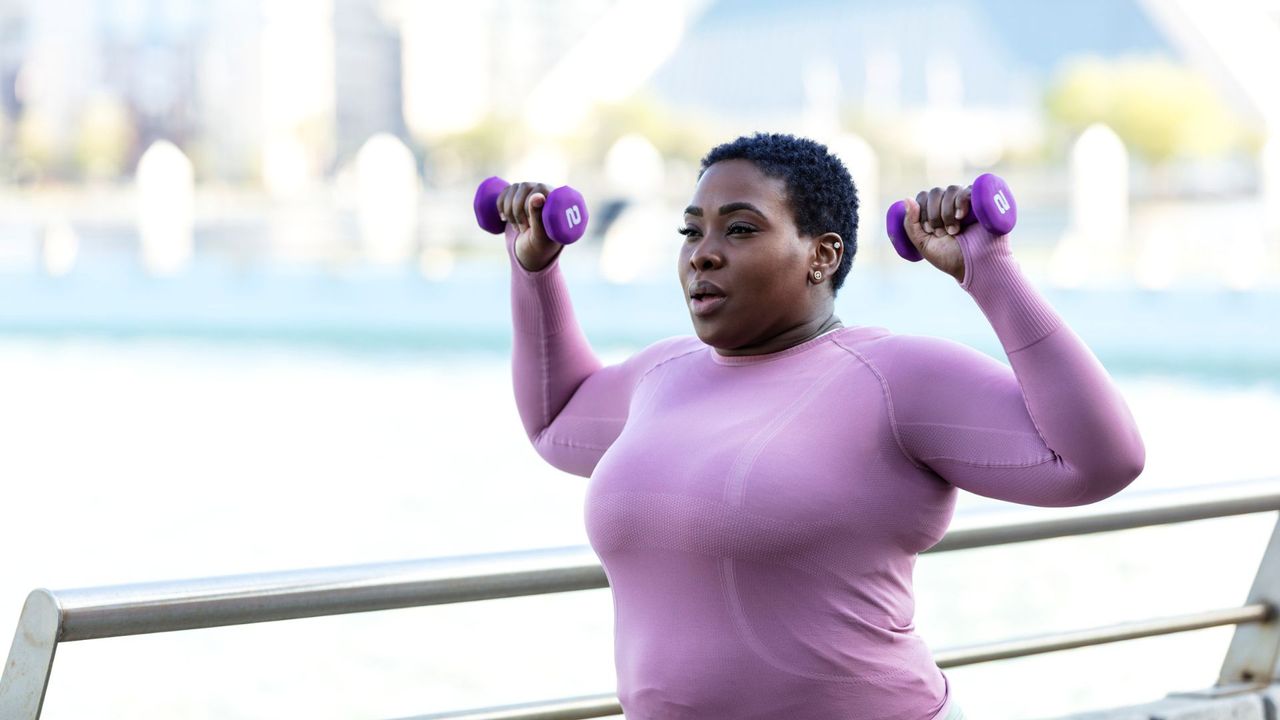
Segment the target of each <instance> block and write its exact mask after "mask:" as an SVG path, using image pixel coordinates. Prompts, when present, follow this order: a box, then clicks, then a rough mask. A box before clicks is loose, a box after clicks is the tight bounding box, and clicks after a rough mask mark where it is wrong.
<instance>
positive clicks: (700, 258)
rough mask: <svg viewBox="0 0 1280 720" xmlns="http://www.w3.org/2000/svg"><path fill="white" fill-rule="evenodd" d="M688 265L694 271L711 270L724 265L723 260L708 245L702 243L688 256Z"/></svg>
mask: <svg viewBox="0 0 1280 720" xmlns="http://www.w3.org/2000/svg"><path fill="white" fill-rule="evenodd" d="M689 264H690V265H692V266H693V269H694V270H713V269H715V268H717V267H719V266H720V265H722V264H724V258H722V257H721V256H720V253H719V252H718V251H717V250H716V249H715V248H714V247H712V246H711V244H710V243H707V242H702V243H700V244H699V245H698V246H697V247H696V248H694V250H693V254H692V255H690V256H689Z"/></svg>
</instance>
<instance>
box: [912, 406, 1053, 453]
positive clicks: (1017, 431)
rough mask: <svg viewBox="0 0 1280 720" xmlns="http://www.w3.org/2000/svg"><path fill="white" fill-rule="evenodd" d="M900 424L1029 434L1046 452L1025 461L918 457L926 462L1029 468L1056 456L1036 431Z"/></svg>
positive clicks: (1008, 433) (916, 425) (914, 425)
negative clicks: (937, 461)
mask: <svg viewBox="0 0 1280 720" xmlns="http://www.w3.org/2000/svg"><path fill="white" fill-rule="evenodd" d="M1024 404H1025V403H1024ZM902 426H903V427H904V428H905V427H930V428H933V427H941V428H955V429H959V430H978V431H980V432H984V433H995V434H999V435H1016V436H1022V437H1026V436H1028V435H1031V436H1034V437H1035V439H1036V440H1037V441H1038V442H1039V443H1040V444H1041V445H1044V448H1045V451H1046V452H1048V457H1042V458H1040V459H1038V460H1028V461H1025V462H998V461H984V460H970V459H966V458H958V457H951V456H949V455H929V456H926V457H921V458H920V460H921V462H926V463H927V462H932V461H934V460H948V461H951V462H958V463H963V464H965V465H968V466H970V467H981V468H1029V467H1035V466H1037V465H1043V464H1045V463H1047V462H1053V461H1054V460H1056V459H1057V456H1055V455H1054V453H1053V451H1052V450H1050V449H1049V446H1048V444H1046V443H1045V441H1044V438H1043V437H1042V436H1041V435H1040V434H1039V433H1038V431H1037V432H1036V433H1028V432H1025V431H1022V430H1003V429H1000V428H984V427H974V426H972V425H955V424H952V423H902Z"/></svg>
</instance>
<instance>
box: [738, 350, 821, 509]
mask: <svg viewBox="0 0 1280 720" xmlns="http://www.w3.org/2000/svg"><path fill="white" fill-rule="evenodd" d="M842 370H843V368H841V367H840V366H839V365H838V364H835V365H833V366H832V367H831V368H829V369H828V370H827V371H826V372H825V373H823V374H822V375H821V376H819V377H818V378H817V379H816V380H814V381H813V382H812V383H810V384H809V387H807V388H805V390H804V392H803V393H801V394H800V397H798V398H796V399H795V400H793V401H792V402H791V404H790V405H788V406H787V407H786V409H784V410H783V411H782V412H780V413H778V414H776V415H775V416H774V418H773V419H772V420H770V421H769V424H767V425H765V426H764V427H763V428H761V429H760V430H759V431H757V432H756V433H755V434H754V435H752V436H751V439H750V440H748V441H747V442H746V444H744V445H743V448H742V450H740V451H739V452H738V454H737V455H736V456H735V457H734V459H733V465H731V466H730V468H729V473H728V478H727V480H726V481H725V485H724V499H725V502H727V503H729V504H730V505H733V506H735V507H737V506H741V505H743V504H744V500H745V497H746V494H747V476H748V475H750V474H751V471H752V470H753V469H754V468H755V465H756V461H757V460H759V459H760V455H761V453H763V452H764V449H765V447H766V446H768V445H769V443H771V442H773V439H774V438H775V437H777V436H778V433H780V432H782V431H783V429H785V428H786V427H787V426H789V425H791V423H792V422H794V421H795V419H796V417H797V416H798V415H799V414H800V412H801V411H802V410H804V408H805V406H806V405H808V404H809V403H810V401H812V400H813V398H814V396H815V395H817V394H818V393H820V392H821V391H822V390H823V389H825V388H826V387H827V386H828V385H830V384H831V383H832V382H833V381H834V380H835V378H836V377H837V376H838V375H839V374H840V372H841V371H842Z"/></svg>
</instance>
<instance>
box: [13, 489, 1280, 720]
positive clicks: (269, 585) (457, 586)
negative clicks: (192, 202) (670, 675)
mask: <svg viewBox="0 0 1280 720" xmlns="http://www.w3.org/2000/svg"><path fill="white" fill-rule="evenodd" d="M1272 510H1280V479H1277V480H1268V481H1262V482H1251V483H1236V484H1230V485H1215V486H1204V487H1197V488H1191V489H1183V490H1178V491H1172V492H1160V493H1147V494H1143V495H1137V496H1134V497H1131V498H1125V499H1120V498H1117V499H1116V501H1111V502H1108V503H1104V504H1101V505H1095V506H1093V507H1091V508H1078V509H1072V510H1069V511H1058V512H1054V513H1046V512H1045V511H1019V512H999V513H993V514H987V515H976V516H959V517H957V518H956V522H955V523H954V524H953V526H952V529H951V531H950V532H948V533H947V535H946V537H944V538H943V539H942V541H941V542H939V543H938V544H937V545H936V546H934V547H933V548H931V549H930V550H929V551H928V552H930V553H936V552H948V551H954V550H963V549H971V548H981V547H990V546H993V545H1002V544H1008V543H1020V542H1027V541H1031V540H1044V539H1049V538H1059V537H1068V536H1075V535H1085V534H1091V533H1099V532H1109V531H1114V530H1125V529H1130V528H1139V527H1148V526H1153V525H1164V524H1170V523H1180V522H1187V521H1191V520H1201V519H1207V518H1218V517H1227V516H1232V515H1244V514H1251V513H1259V512H1266V511H1272ZM607 585H608V581H607V578H606V577H605V574H604V571H603V569H602V568H601V567H600V565H599V563H598V561H597V559H596V557H595V555H594V553H593V552H592V551H591V549H590V548H587V547H569V548H551V549H545V550H528V551H521V552H507V553H500V554H492V555H478V556H469V557H456V558H434V559H427V560H414V561H407V562H397V563H383V564H374V565H357V566H349V567H337V568H322V569H315V570H293V571H288V572H279V573H264V574H255V575H239V576H230V577H220V578H206V579H198V580H183V581H172V582H158V583H147V584H139V585H122V586H115V587H102V588H87V589H78V590H58V591H50V590H44V589H39V590H35V591H33V592H32V593H31V594H30V595H29V596H28V598H27V601H26V604H25V605H24V607H23V610H22V615H21V617H20V619H19V621H18V628H17V631H16V632H15V633H14V639H13V645H12V647H11V649H10V651H9V659H8V662H7V663H6V665H5V668H4V675H3V677H0V718H3V720H10V719H12V720H34V719H35V718H38V717H39V716H40V711H41V706H42V705H43V702H44V696H45V690H46V688H47V686H48V681H49V674H50V672H51V670H52V667H53V659H54V654H55V651H56V650H57V646H58V645H59V644H60V643H64V642H73V641H79V640H92V639H96V638H108V637H120V636H125V635H141V634H147V633H156V632H172V631H175V630H191V629H198V628H212V627H222V626H226V625H240V624H246V623H258V622H272V621H277V620H290V619H296V618H307V617H318V616H327V615H343V614H348V613H357V612H369V611H373V610H392V609H397V608H408V607H421V606H426V605H440V604H448V603H460V602H470V601H474V600H489V599H495V598H506V597H519V596H527V595H540V594H546V593H560V592H569V591H574V590H588V589H594V588H603V587H607ZM1277 607H1280V524H1277V527H1276V529H1275V530H1273V532H1272V535H1271V539H1270V541H1269V544H1268V546H1267V549H1266V552H1265V553H1264V556H1263V559H1262V562H1261V564H1260V567H1259V569H1258V573H1257V575H1256V577H1255V579H1254V583H1253V587H1252V589H1251V590H1250V592H1249V595H1248V598H1247V600H1246V602H1245V605H1244V606H1242V607H1233V608H1226V609H1214V610H1208V611H1205V612H1199V613H1193V614H1189V615H1181V616H1176V617H1168V618H1158V619H1145V620H1140V621H1136V622H1131V623H1124V624H1120V625H1113V626H1108V627H1102V628H1092V629H1087V630H1081V631H1076V632H1069V633H1059V634H1055V635H1045V636H1039V637H1033V638H1024V639H1015V640H1006V641H1001V642H997V643H991V644H984V645H979V646H974V647H965V648H956V649H945V650H940V651H937V652H935V654H934V659H935V660H936V661H937V663H938V666H939V667H942V668H948V667H956V666H961V665H970V664H974V663H981V662H990V661H993V660H1002V659H1007V658H1016V657H1024V656H1027V655H1034V654H1038V653H1045V652H1053V651H1057V650H1065V649H1068V648H1077V647H1084V646H1089V645H1098V644H1102V643H1110V642H1118V641H1122V640H1129V639H1134V638H1141V637H1150V636H1154V635H1163V634H1168V633H1176V632H1185V631H1189V630H1198V629H1202V628H1209V627H1216V626H1223V625H1235V626H1236V632H1235V635H1234V636H1233V638H1232V642H1231V645H1230V647H1229V649H1228V651H1227V657H1226V659H1225V661H1224V663H1223V667H1222V671H1221V673H1220V676H1219V681H1218V682H1219V685H1220V686H1227V685H1237V684H1243V685H1244V686H1249V685H1251V684H1265V683H1267V682H1270V681H1271V679H1272V678H1273V677H1274V675H1275V671H1276V660H1277V653H1278V652H1280V623H1277V622H1276V608H1277ZM621 712H622V709H621V706H620V705H619V703H618V700H617V698H616V697H615V696H613V695H592V696H585V697H578V698H567V699H561V700H555V701H551V702H539V703H531V704H526V705H518V706H507V707H501V708H488V709H481V710H472V711H467V712H462V713H456V712H455V713H444V714H435V715H426V716H421V718H420V719H419V720H428V719H431V720H445V719H446V718H448V719H449V720H572V719H576V718H595V717H606V716H610V715H618V714H620V713H621Z"/></svg>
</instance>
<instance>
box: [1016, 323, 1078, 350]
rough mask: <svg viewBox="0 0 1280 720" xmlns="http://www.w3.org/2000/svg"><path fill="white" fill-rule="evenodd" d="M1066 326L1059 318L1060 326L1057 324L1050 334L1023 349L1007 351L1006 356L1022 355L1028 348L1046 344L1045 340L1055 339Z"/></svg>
mask: <svg viewBox="0 0 1280 720" xmlns="http://www.w3.org/2000/svg"><path fill="white" fill-rule="evenodd" d="M1066 326H1067V324H1066V322H1064V321H1063V320H1062V318H1058V324H1057V325H1055V326H1054V327H1053V329H1052V330H1050V331H1049V332H1047V333H1045V334H1044V335H1041V336H1040V337H1038V338H1036V339H1035V340H1032V341H1031V342H1029V343H1027V344H1026V345H1023V346H1022V347H1020V348H1016V349H1014V350H1006V351H1005V354H1006V355H1012V354H1014V353H1020V352H1022V351H1023V350H1026V349H1028V348H1032V347H1035V346H1036V345H1039V344H1040V343H1042V342H1044V341H1045V340H1047V339H1049V338H1051V337H1053V336H1054V335H1056V334H1057V332H1058V331H1059V330H1061V329H1062V328H1064V327H1066Z"/></svg>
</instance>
